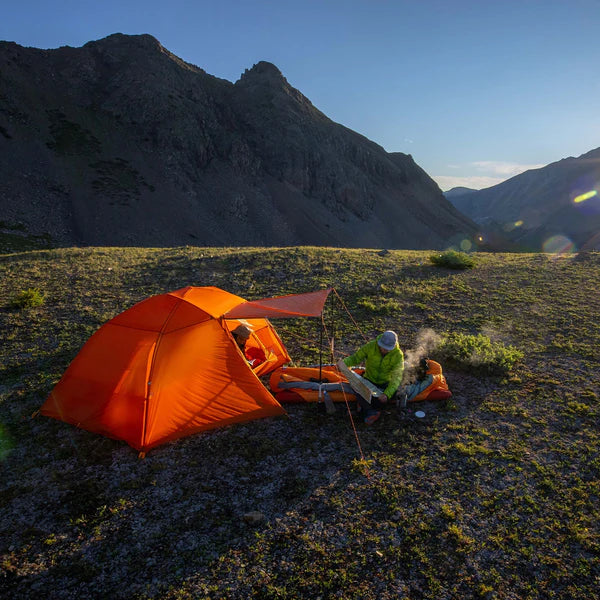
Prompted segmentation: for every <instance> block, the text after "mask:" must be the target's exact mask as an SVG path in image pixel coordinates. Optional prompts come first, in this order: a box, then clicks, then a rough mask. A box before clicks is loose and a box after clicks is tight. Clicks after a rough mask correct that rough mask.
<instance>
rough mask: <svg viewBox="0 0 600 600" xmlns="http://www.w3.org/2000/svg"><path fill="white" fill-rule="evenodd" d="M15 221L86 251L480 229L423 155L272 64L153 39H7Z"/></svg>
mask: <svg viewBox="0 0 600 600" xmlns="http://www.w3.org/2000/svg"><path fill="white" fill-rule="evenodd" d="M0 64H1V65H2V69H1V70H0V89H1V90H3V91H2V92H1V93H0V152H2V155H3V156H6V157H7V159H6V160H5V161H2V164H1V165H0V208H1V210H2V215H3V220H4V221H5V222H7V223H10V224H23V226H24V227H26V228H27V229H28V231H30V232H31V233H34V234H50V235H51V236H52V237H53V238H54V239H55V240H56V241H57V242H58V243H60V244H76V245H142V246H158V245H164V246H169V245H185V244H197V245H219V246H221V245H266V246H278V245H331V246H348V247H389V248H401V247H405V248H444V247H447V246H448V245H449V244H451V243H452V241H453V240H457V239H458V240H459V239H464V238H465V237H466V238H472V237H473V236H474V235H475V233H476V231H477V226H476V225H475V224H474V223H473V222H472V221H471V220H470V219H468V218H466V217H464V216H463V215H462V214H460V213H459V212H458V211H457V210H456V209H455V208H454V207H453V206H452V204H450V202H448V201H447V200H446V199H445V198H444V197H443V195H442V193H441V191H440V190H439V188H438V187H437V185H436V184H435V182H433V180H431V178H430V177H429V176H428V175H427V174H426V173H425V171H423V170H422V169H421V168H420V167H419V166H418V165H416V163H415V162H414V160H413V159H412V157H411V156H410V155H406V154H403V153H393V154H388V153H387V152H385V150H384V149H383V148H382V147H381V146H379V145H377V144H376V143H375V142H372V141H370V140H368V139H367V138H366V137H364V136H361V135H360V134H358V133H356V132H354V131H352V130H350V129H348V128H346V127H344V126H343V125H339V124H337V123H334V122H333V121H332V120H331V119H329V118H328V117H327V116H326V115H324V114H323V113H322V112H321V111H319V110H318V109H317V108H316V107H314V106H313V104H312V103H311V102H310V100H309V99H308V98H306V97H305V96H304V95H303V94H302V93H301V92H300V91H299V90H297V89H295V88H294V87H293V86H291V85H290V84H289V82H288V81H287V80H286V79H285V77H284V76H283V74H282V73H281V71H280V70H279V69H278V68H277V67H276V66H275V65H272V64H271V63H268V62H266V61H259V62H258V63H256V64H254V65H253V66H252V67H251V68H250V69H246V71H245V72H244V73H243V74H242V75H241V76H240V78H239V79H238V80H237V81H236V82H235V83H232V82H229V81H227V80H224V79H219V78H217V77H214V76H213V75H210V74H208V73H206V71H204V70H203V69H201V68H200V67H197V66H195V65H192V64H190V63H187V62H186V61H184V60H182V59H180V58H179V57H177V56H175V55H174V54H173V53H171V52H170V51H169V50H167V49H166V48H164V47H163V46H162V45H161V44H160V42H159V41H158V40H157V39H156V38H154V37H153V36H151V35H149V34H142V35H138V36H128V35H124V34H119V33H117V34H112V35H110V36H108V37H106V38H103V39H101V40H95V41H90V42H88V43H86V44H85V45H83V46H82V47H81V48H72V47H69V46H63V47H61V48H58V49H51V50H41V49H36V48H24V47H22V46H19V45H18V44H15V43H14V42H0Z"/></svg>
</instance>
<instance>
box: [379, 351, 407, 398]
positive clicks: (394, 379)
mask: <svg viewBox="0 0 600 600" xmlns="http://www.w3.org/2000/svg"><path fill="white" fill-rule="evenodd" d="M403 374H404V356H403V355H402V354H399V355H398V358H397V360H396V361H394V364H393V365H392V367H391V369H390V379H389V381H388V384H387V387H386V388H385V390H383V393H384V394H385V395H386V396H387V397H388V398H391V397H392V396H393V395H394V394H395V393H396V391H397V390H398V388H399V387H400V383H402V375H403Z"/></svg>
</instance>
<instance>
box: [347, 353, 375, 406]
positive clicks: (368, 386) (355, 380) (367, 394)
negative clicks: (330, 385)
mask: <svg viewBox="0 0 600 600" xmlns="http://www.w3.org/2000/svg"><path fill="white" fill-rule="evenodd" d="M337 368H338V369H339V371H340V373H342V374H343V375H344V376H345V377H346V379H347V380H348V383H349V384H350V385H351V387H352V389H353V390H354V391H355V392H356V393H357V394H359V395H360V397H361V398H364V399H365V400H366V401H367V402H368V403H369V404H371V399H372V397H373V396H375V397H377V396H380V395H381V390H380V389H379V388H378V387H377V386H376V385H373V384H372V383H371V382H370V381H369V380H368V379H365V378H364V377H361V376H360V375H358V374H357V373H355V372H354V371H352V370H351V369H350V368H349V367H347V366H346V363H345V362H344V361H343V360H340V361H338V363H337Z"/></svg>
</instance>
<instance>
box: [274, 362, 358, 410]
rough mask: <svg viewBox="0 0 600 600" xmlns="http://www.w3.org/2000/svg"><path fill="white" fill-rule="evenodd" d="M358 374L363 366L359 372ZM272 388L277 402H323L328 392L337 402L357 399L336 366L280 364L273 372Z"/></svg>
mask: <svg viewBox="0 0 600 600" xmlns="http://www.w3.org/2000/svg"><path fill="white" fill-rule="evenodd" d="M356 372H357V373H359V374H362V373H363V372H364V370H363V369H361V370H357V371H356ZM269 387H270V388H271V392H273V394H274V396H275V398H276V399H277V401H278V402H287V403H300V402H320V401H322V395H323V392H325V391H326V392H327V393H328V394H329V397H330V398H331V399H332V400H333V401H334V402H344V401H346V400H349V401H354V400H355V396H354V392H353V391H352V388H351V387H350V384H349V383H348V380H347V379H346V378H345V377H344V376H343V375H341V374H340V372H339V371H338V370H337V367H336V366H335V365H325V366H323V367H321V368H320V369H319V367H280V368H279V369H276V370H275V371H273V372H272V373H271V376H270V378H269Z"/></svg>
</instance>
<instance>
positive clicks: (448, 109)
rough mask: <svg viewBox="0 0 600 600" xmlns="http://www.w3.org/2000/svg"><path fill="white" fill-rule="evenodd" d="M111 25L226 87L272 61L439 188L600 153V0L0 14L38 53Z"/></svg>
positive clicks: (262, 4) (106, 31) (79, 7)
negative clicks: (144, 36) (141, 36)
mask: <svg viewBox="0 0 600 600" xmlns="http://www.w3.org/2000/svg"><path fill="white" fill-rule="evenodd" d="M116 32H120V33H127V34H138V33H150V34H152V35H153V36H154V37H156V38H157V39H158V40H159V41H160V42H161V44H162V45H163V46H165V47H166V48H167V49H169V50H170V51H171V52H173V53H174V54H176V55H177V56H179V57H181V58H182V59H184V60H186V61H187V62H191V63H193V64H195V65H197V66H199V67H201V68H203V69H204V70H205V71H207V72H208V73H210V74H212V75H215V76H217V77H221V78H224V79H228V80H229V81H232V82H234V81H236V80H237V79H238V78H239V77H240V75H241V74H242V73H243V71H244V70H245V69H246V68H250V67H252V65H253V64H255V63H257V62H258V61H260V60H267V61H270V62H272V63H274V64H275V65H277V66H278V67H279V69H280V70H281V71H282V73H283V74H284V76H285V77H286V78H287V80H288V81H289V82H290V84H291V85H293V86H294V87H296V88H298V89H299V90H300V91H301V92H302V93H303V94H304V95H305V96H307V97H308V98H309V99H310V100H311V101H312V103H313V104H314V105H315V106H316V107H317V108H318V109H320V110H321V111H322V112H324V113H325V114H326V115H327V116H328V117H330V118H331V119H333V120H334V121H336V122H338V123H341V124H342V125H345V126H346V127H349V128H351V129H354V130H355V131H357V132H359V133H361V134H363V135H365V136H366V137H368V138H369V139H371V140H373V141H374V142H376V143H378V144H380V145H381V146H383V147H384V148H385V149H386V150H387V151H388V152H405V153H407V154H412V156H413V158H414V159H415V161H416V162H417V163H418V164H419V165H420V166H421V167H422V168H423V169H425V171H427V173H428V174H429V175H430V176H431V177H433V178H434V179H435V180H436V181H437V182H438V184H439V185H440V187H441V188H442V190H447V189H450V188H451V187H454V186H456V185H465V186H467V187H473V188H477V189H480V188H484V187H488V186H490V185H494V184H495V183H499V182H500V181H502V180H504V179H507V178H509V177H512V176H514V175H516V174H518V173H519V172H522V171H524V170H527V169H529V168H536V167H540V166H543V165H545V164H548V163H551V162H554V161H557V160H560V159H561V158H565V157H567V156H579V155H581V154H583V153H585V152H588V151H589V150H592V149H594V148H597V147H599V146H600V110H599V109H598V100H599V99H600V77H599V76H598V65H600V0H564V1H557V0H545V1H542V0H478V1H470V0H459V1H452V0H445V1H442V0H412V1H404V0H246V1H242V0H220V1H219V0H196V1H193V0H171V1H170V2H166V1H165V0H161V1H158V0H143V1H142V0H103V1H102V2H99V1H98V0H94V1H93V2H92V1H90V0H62V1H54V0H21V1H12V2H7V3H5V6H3V9H2V18H1V19H0V39H2V40H8V41H14V42H17V43H18V44H21V45H23V46H33V47H37V48H57V47H59V46H81V45H83V44H85V43H86V42H88V41H90V40H96V39H100V38H103V37H105V36H107V35H110V34H111V33H116Z"/></svg>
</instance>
